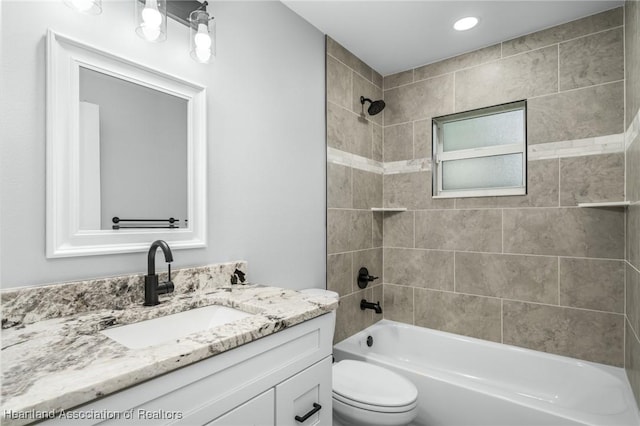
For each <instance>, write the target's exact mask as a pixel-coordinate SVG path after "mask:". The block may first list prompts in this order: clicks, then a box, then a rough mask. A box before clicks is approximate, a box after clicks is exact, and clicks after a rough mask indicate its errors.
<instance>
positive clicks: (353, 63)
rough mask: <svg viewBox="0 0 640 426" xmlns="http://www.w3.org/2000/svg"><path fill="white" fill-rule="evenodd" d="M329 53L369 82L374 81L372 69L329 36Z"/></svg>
mask: <svg viewBox="0 0 640 426" xmlns="http://www.w3.org/2000/svg"><path fill="white" fill-rule="evenodd" d="M327 53H328V54H329V55H331V56H333V57H335V58H337V59H338V60H339V61H340V62H342V63H344V64H346V65H347V66H348V67H349V68H351V69H352V70H354V71H356V72H357V73H358V74H360V75H361V76H363V77H365V78H366V79H368V80H369V81H371V80H372V70H371V67H370V66H369V65H367V64H365V63H364V62H363V61H362V60H360V59H359V58H358V57H357V56H355V55H354V54H353V53H351V52H349V51H348V50H347V49H345V48H344V47H343V46H342V45H341V44H340V43H338V42H337V41H335V40H333V39H332V38H331V37H329V36H327Z"/></svg>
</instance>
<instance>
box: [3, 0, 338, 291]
mask: <svg viewBox="0 0 640 426" xmlns="http://www.w3.org/2000/svg"><path fill="white" fill-rule="evenodd" d="M131 7H132V6H131V5H130V4H128V3H122V2H107V3H105V4H104V5H103V13H102V14H101V15H98V16H85V15H80V14H78V13H76V12H74V11H73V10H71V9H69V8H68V7H67V6H65V5H64V4H63V3H62V2H42V3H35V2H27V3H25V2H14V1H8V2H7V1H3V2H2V7H1V14H2V17H1V25H0V27H1V31H2V35H1V38H0V40H2V75H1V78H0V84H1V87H0V89H1V90H2V97H1V98H0V129H2V130H1V132H2V133H1V140H2V145H1V146H2V151H1V153H0V178H1V180H0V182H2V187H1V194H2V197H1V206H0V217H1V227H0V253H1V257H0V260H1V262H0V263H1V264H0V268H1V272H0V283H1V286H2V287H3V288H9V287H17V286H28V285H36V284H44V283H52V282H64V281H70V280H78V279H85V278H91V277H102V276H114V275H121V274H127V273H134V272H143V271H144V270H145V267H146V253H133V254H127V255H110V256H92V257H83V258H66V259H47V258H46V257H45V236H44V231H45V32H46V29H47V28H51V29H53V30H55V31H58V32H60V33H62V34H65V35H68V36H70V37H74V38H78V39H80V40H82V41H84V42H86V43H89V44H95V45H96V46H100V47H101V48H103V49H105V50H108V51H111V52H113V53H116V54H118V55H121V56H123V57H126V58H129V59H133V60H135V61H138V62H140V63H142V64H143V65H147V66H150V67H153V68H157V69H160V70H162V71H164V72H168V73H171V74H175V75H177V76H179V77H181V78H184V79H188V80H191V81H194V82H196V83H200V84H204V85H206V86H207V87H208V100H207V107H208V126H209V129H208V144H209V153H208V168H209V170H208V173H209V178H208V179H209V181H208V195H209V230H208V232H209V245H208V247H207V248H206V249H193V250H180V251H177V252H176V253H174V258H175V262H174V265H175V267H176V268H180V267H185V266H195V265H203V264H209V263H214V262H223V261H229V260H235V259H245V260H247V261H248V262H249V269H250V279H251V280H252V281H255V282H260V283H264V284H272V285H279V286H283V287H288V288H302V287H324V286H325V244H326V243H325V204H326V202H325V173H326V172H325V158H326V151H325V137H324V135H325V119H324V115H325V114H324V97H325V95H324V92H325V90H324V37H323V35H322V34H321V33H320V32H319V31H318V30H316V29H315V28H313V27H312V26H311V25H309V24H308V23H307V22H306V21H304V20H303V19H302V18H300V17H298V16H297V15H295V14H294V13H293V12H291V11H290V10H289V9H287V8H286V7H285V6H283V5H282V4H281V3H279V2H220V3H216V4H214V5H213V7H212V8H211V10H212V11H213V13H214V15H215V17H216V20H217V21H218V24H217V36H218V41H217V55H218V56H217V59H216V61H215V62H214V63H213V64H211V65H207V66H203V65H200V64H197V63H195V62H193V61H192V60H191V58H190V57H189V53H188V49H189V43H188V31H187V28H186V27H183V26H180V25H179V24H177V23H175V22H173V21H170V22H169V27H168V39H167V41H165V42H164V43H160V44H153V43H148V42H145V41H144V40H142V39H140V38H138V37H137V36H136V35H135V31H134V28H135V24H134V22H133V11H132V10H130V9H131ZM27 15H28V16H29V25H24V20H23V19H21V17H24V16H27ZM150 242H151V241H150Z"/></svg>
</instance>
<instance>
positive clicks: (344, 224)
mask: <svg viewBox="0 0 640 426" xmlns="http://www.w3.org/2000/svg"><path fill="white" fill-rule="evenodd" d="M372 226H373V225H372V214H371V212H369V211H362V210H337V209H329V210H327V251H328V253H329V254H333V253H342V252H346V251H354V250H364V249H368V248H371V247H372Z"/></svg>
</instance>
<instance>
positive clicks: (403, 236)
mask: <svg viewBox="0 0 640 426" xmlns="http://www.w3.org/2000/svg"><path fill="white" fill-rule="evenodd" d="M413 215H414V212H412V211H408V212H390V213H389V212H387V213H385V215H384V234H383V235H384V246H385V247H406V248H413V247H414V244H413V234H414V233H413V219H414V218H413Z"/></svg>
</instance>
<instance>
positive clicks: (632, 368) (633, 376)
mask: <svg viewBox="0 0 640 426" xmlns="http://www.w3.org/2000/svg"><path fill="white" fill-rule="evenodd" d="M627 3H629V2H627ZM625 324H626V338H625V370H626V372H627V378H628V379H629V384H630V385H631V390H632V391H633V396H634V398H635V400H636V404H637V405H638V406H640V341H638V337H637V335H636V334H634V332H633V330H631V328H630V327H629V323H628V322H626V323H625Z"/></svg>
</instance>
